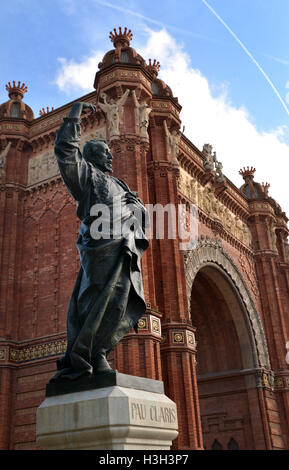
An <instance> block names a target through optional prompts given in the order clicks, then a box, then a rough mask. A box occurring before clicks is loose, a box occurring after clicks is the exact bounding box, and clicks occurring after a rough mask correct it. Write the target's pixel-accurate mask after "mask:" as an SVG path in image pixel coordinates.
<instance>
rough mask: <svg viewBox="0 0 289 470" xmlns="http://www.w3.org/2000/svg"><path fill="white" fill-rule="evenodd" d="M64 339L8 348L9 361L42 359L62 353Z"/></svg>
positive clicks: (64, 343) (64, 346) (63, 350)
mask: <svg viewBox="0 0 289 470" xmlns="http://www.w3.org/2000/svg"><path fill="white" fill-rule="evenodd" d="M66 344H67V343H66V340H64V339H62V340H57V341H51V342H49V343H41V344H37V345H35V346H25V347H22V348H21V347H19V348H17V349H10V354H9V360H10V361H11V362H27V361H35V360H37V359H43V358H46V357H49V356H55V355H58V354H63V353H64V352H65V350H66Z"/></svg>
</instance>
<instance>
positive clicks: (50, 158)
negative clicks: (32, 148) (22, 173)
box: [27, 150, 59, 186]
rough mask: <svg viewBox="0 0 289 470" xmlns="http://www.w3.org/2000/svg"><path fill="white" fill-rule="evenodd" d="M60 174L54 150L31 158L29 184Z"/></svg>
mask: <svg viewBox="0 0 289 470" xmlns="http://www.w3.org/2000/svg"><path fill="white" fill-rule="evenodd" d="M58 174H59V170H58V166H57V162H56V159H55V157H54V152H53V150H49V151H46V152H45V153H42V154H40V155H37V156H36V157H33V158H31V159H30V160H29V163H28V180H27V185H28V186H31V185H32V184H36V183H38V182H40V181H44V180H46V179H48V178H52V177H54V176H57V175H58Z"/></svg>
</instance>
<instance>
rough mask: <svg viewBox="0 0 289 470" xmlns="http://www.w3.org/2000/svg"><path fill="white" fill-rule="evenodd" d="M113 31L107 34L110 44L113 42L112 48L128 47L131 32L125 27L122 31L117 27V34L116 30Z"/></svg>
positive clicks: (131, 35)
mask: <svg viewBox="0 0 289 470" xmlns="http://www.w3.org/2000/svg"><path fill="white" fill-rule="evenodd" d="M113 31H114V33H113V32H112V31H111V32H110V33H109V38H110V40H111V42H113V45H114V47H115V48H117V47H126V46H127V47H128V46H129V44H130V41H131V40H132V37H133V34H132V32H131V30H130V29H129V30H128V29H127V27H125V28H124V31H122V29H121V27H120V26H119V32H117V30H116V28H114V29H113Z"/></svg>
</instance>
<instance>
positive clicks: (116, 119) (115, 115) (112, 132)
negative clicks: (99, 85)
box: [98, 89, 129, 137]
mask: <svg viewBox="0 0 289 470" xmlns="http://www.w3.org/2000/svg"><path fill="white" fill-rule="evenodd" d="M128 95H129V89H127V90H126V91H125V92H124V94H123V95H122V96H121V97H120V98H119V99H118V100H114V99H113V98H111V99H110V101H109V102H108V101H107V95H106V93H101V95H100V97H101V98H102V99H103V103H101V102H98V106H99V108H101V109H102V111H104V112H105V113H106V115H107V118H108V122H109V136H110V137H114V136H119V133H120V130H119V126H120V125H121V124H122V122H123V119H122V117H123V106H124V104H125V102H126V99H127V97H128Z"/></svg>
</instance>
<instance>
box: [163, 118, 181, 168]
mask: <svg viewBox="0 0 289 470" xmlns="http://www.w3.org/2000/svg"><path fill="white" fill-rule="evenodd" d="M164 129H165V134H166V138H167V143H168V147H169V151H170V155H171V159H172V162H173V163H177V164H178V163H179V162H178V159H177V156H178V154H179V142H180V139H181V134H180V132H178V131H177V130H176V129H174V130H173V131H172V132H170V131H169V129H168V125H167V121H164Z"/></svg>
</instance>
